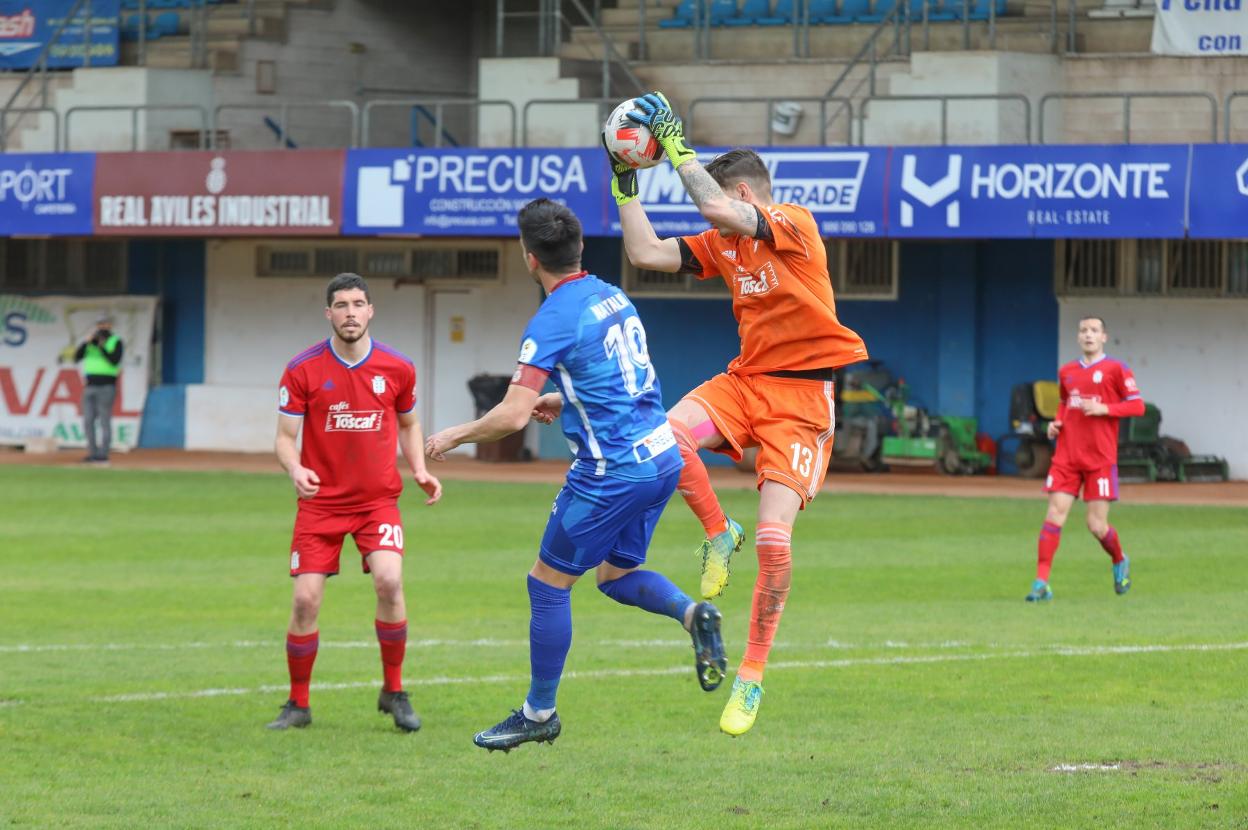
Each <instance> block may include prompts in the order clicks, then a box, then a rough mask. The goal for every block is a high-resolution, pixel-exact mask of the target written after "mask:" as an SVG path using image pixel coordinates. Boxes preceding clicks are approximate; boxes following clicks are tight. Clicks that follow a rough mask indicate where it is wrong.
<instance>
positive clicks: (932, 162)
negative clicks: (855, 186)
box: [888, 144, 1189, 239]
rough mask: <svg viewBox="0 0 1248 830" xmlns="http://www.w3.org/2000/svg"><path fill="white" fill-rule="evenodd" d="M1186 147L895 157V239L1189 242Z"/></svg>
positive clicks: (896, 153)
mask: <svg viewBox="0 0 1248 830" xmlns="http://www.w3.org/2000/svg"><path fill="white" fill-rule="evenodd" d="M1188 154H1189V147H1188V145H1185V144H1184V145H1174V144H1169V145H1103V146H1097V145H1087V146H1083V145H1080V146H1069V145H1066V146H994V147H894V148H893V149H892V161H891V165H890V168H891V173H890V176H889V183H888V192H889V197H888V198H889V206H888V235H889V236H892V237H927V238H947V237H982V238H988V239H1008V238H1019V237H1043V238H1076V237H1090V238H1124V237H1126V238H1130V237H1148V238H1154V239H1165V238H1171V237H1182V236H1183V233H1184V220H1185V216H1184V211H1185V207H1186V204H1187V193H1186V186H1187V162H1188Z"/></svg>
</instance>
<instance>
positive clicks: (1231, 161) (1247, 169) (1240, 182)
mask: <svg viewBox="0 0 1248 830" xmlns="http://www.w3.org/2000/svg"><path fill="white" fill-rule="evenodd" d="M1187 235H1188V236H1191V237H1196V238H1202V239H1243V238H1245V237H1248V144H1196V145H1194V146H1193V147H1192V174H1191V203H1190V205H1189V208H1188V220H1187Z"/></svg>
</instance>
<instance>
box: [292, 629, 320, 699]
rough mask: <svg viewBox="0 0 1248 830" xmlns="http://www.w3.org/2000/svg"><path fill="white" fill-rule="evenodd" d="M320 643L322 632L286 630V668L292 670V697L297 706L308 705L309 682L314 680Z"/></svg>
mask: <svg viewBox="0 0 1248 830" xmlns="http://www.w3.org/2000/svg"><path fill="white" fill-rule="evenodd" d="M318 645H320V632H319V631H313V632H312V633H311V634H291V633H290V632H289V631H288V632H286V668H288V669H289V670H290V699H291V700H293V701H294V702H295V705H296V706H302V707H304V708H306V707H307V705H308V684H310V683H311V682H312V664H313V663H315V662H316V649H317V646H318Z"/></svg>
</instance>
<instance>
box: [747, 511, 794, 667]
mask: <svg viewBox="0 0 1248 830" xmlns="http://www.w3.org/2000/svg"><path fill="white" fill-rule="evenodd" d="M754 538H755V545H756V547H757V549H758V579H756V580H755V581H754V602H753V603H752V605H751V606H750V636H749V639H748V641H747V643H746V646H745V659H744V660H742V661H741V667H740V668H739V669H737V676H738V677H740V678H741V679H742V680H754V681H758V682H761V681H762V679H763V669H765V668H766V667H767V655H768V654H769V653H770V652H771V643H772V640H774V639H775V637H776V629H777V628H779V627H780V615H781V614H783V613H784V601H785V600H786V599H788V596H789V585H790V583H791V582H792V576H793V554H792V551H791V545H792V538H793V525H789V524H784V523H783V522H759V524H758V530H757V531H756V532H755V535H754Z"/></svg>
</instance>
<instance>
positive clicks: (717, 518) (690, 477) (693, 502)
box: [667, 418, 728, 539]
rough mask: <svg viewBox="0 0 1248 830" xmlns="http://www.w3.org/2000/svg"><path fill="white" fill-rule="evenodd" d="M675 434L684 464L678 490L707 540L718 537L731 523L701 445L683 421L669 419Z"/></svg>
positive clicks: (677, 484) (677, 485)
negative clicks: (704, 458) (719, 497)
mask: <svg viewBox="0 0 1248 830" xmlns="http://www.w3.org/2000/svg"><path fill="white" fill-rule="evenodd" d="M667 422H668V423H669V424H671V425H672V432H674V433H675V434H676V444H677V446H679V447H680V457H681V459H682V460H683V461H684V462H685V466H684V469H682V470H681V471H680V480H679V481H678V482H677V483H676V490H677V492H679V493H680V494H681V495H682V496H684V498H685V503H686V504H688V505H689V509H690V510H692V511H693V515H695V516H697V517H698V521H699V522H701V523H702V527H703V529H704V530H705V531H706V537H707V538H708V539H710V538H713V537H715V536H718V535H719V534H721V533H723V532H724V531H725V530H726V529H727V528H728V519H727V517H726V516H724V511H723V508H721V507H720V506H719V499H718V498H716V497H715V491H714V490H712V489H711V477H710V476H709V475H707V474H706V465H705V464H703V463H702V459H701V458H698V442H697V440H696V439H695V438H694V437H693V433H692V432H691V431H690V430H689V427H688V426H687V425H685V423H684V422H682V421H677V420H676V419H675V418H669V419H668V421H667Z"/></svg>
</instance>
